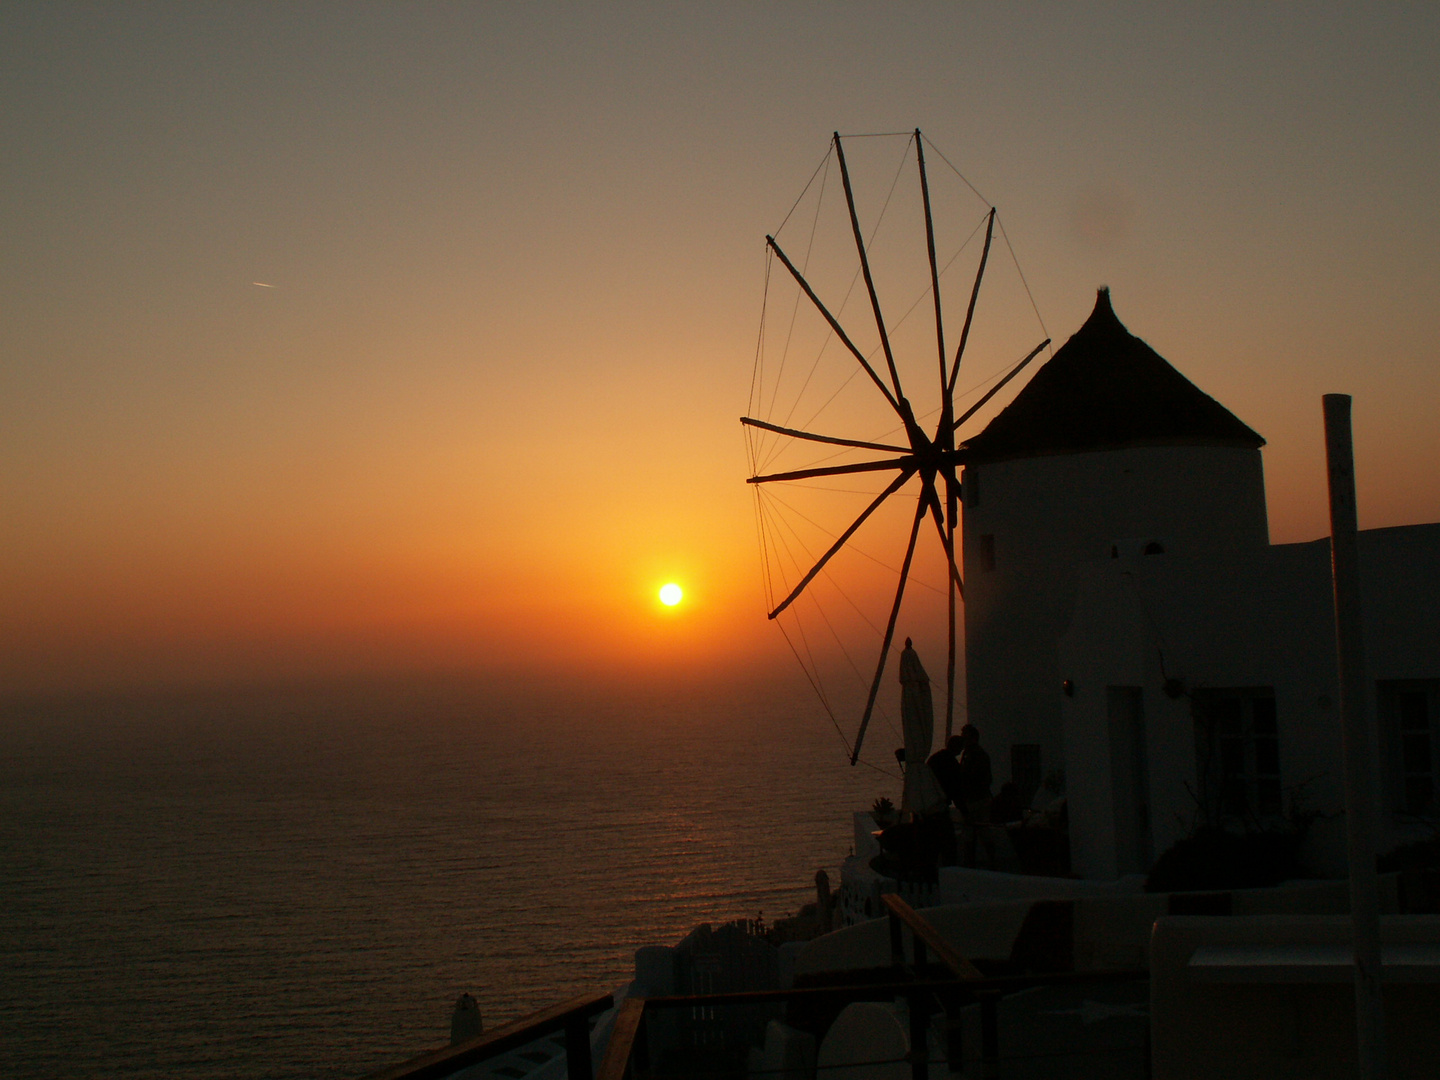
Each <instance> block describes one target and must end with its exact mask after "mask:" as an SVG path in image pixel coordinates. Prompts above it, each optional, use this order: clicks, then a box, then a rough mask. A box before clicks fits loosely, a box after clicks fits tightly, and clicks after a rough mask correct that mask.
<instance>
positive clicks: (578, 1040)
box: [365, 994, 615, 1080]
mask: <svg viewBox="0 0 1440 1080" xmlns="http://www.w3.org/2000/svg"><path fill="white" fill-rule="evenodd" d="M614 1004H615V999H614V997H613V996H612V995H610V994H586V995H583V996H581V997H577V998H571V999H570V1000H569V1001H562V1002H560V1003H559V1004H558V1005H552V1006H550V1008H548V1009H542V1010H540V1011H539V1012H537V1013H531V1014H530V1015H529V1016H522V1017H521V1018H520V1019H518V1020H512V1021H511V1022H510V1023H508V1024H502V1025H501V1026H500V1027H497V1028H496V1029H495V1030H494V1031H489V1032H486V1033H485V1034H483V1035H477V1036H476V1037H475V1038H473V1039H467V1040H466V1041H465V1042H462V1043H457V1044H455V1045H453V1046H443V1047H441V1048H439V1049H438V1050H431V1051H429V1052H428V1053H424V1054H421V1055H420V1056H419V1057H415V1058H411V1059H410V1060H409V1061H406V1062H402V1063H401V1064H399V1065H394V1066H392V1067H390V1068H388V1069H382V1070H381V1071H380V1072H377V1073H371V1074H370V1075H369V1076H367V1077H366V1078H365V1080H437V1078H439V1077H443V1076H449V1075H451V1074H452V1073H457V1072H459V1071H460V1070H461V1069H464V1068H467V1067H469V1066H471V1065H475V1064H477V1063H479V1062H482V1061H485V1060H487V1059H489V1058H494V1057H499V1056H500V1055H501V1054H505V1053H509V1052H510V1051H511V1050H516V1049H518V1048H519V1047H522V1046H524V1045H525V1044H526V1043H532V1042H534V1041H535V1040H536V1039H540V1038H543V1037H545V1036H546V1035H550V1034H552V1033H553V1032H556V1031H563V1032H564V1033H565V1057H566V1062H567V1072H566V1075H567V1076H568V1077H569V1080H591V1073H592V1070H593V1063H592V1061H591V1057H590V1018H591V1017H592V1016H594V1015H596V1014H597V1013H602V1012H604V1011H605V1010H606V1009H608V1008H610V1007H611V1006H613V1005H614Z"/></svg>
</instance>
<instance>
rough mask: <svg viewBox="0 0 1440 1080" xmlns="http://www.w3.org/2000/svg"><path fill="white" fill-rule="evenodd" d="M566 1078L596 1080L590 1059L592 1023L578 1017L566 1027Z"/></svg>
mask: <svg viewBox="0 0 1440 1080" xmlns="http://www.w3.org/2000/svg"><path fill="white" fill-rule="evenodd" d="M565 1076H566V1078H567V1080H595V1065H594V1062H593V1061H592V1060H591V1057H590V1021H589V1020H588V1018H586V1017H584V1016H576V1017H572V1018H571V1019H570V1022H569V1023H568V1024H566V1025H565Z"/></svg>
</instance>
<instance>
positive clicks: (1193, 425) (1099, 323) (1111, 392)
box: [963, 289, 1265, 461]
mask: <svg viewBox="0 0 1440 1080" xmlns="http://www.w3.org/2000/svg"><path fill="white" fill-rule="evenodd" d="M963 445H964V448H965V449H966V450H967V451H968V452H969V453H968V454H967V455H966V456H967V458H968V459H969V460H972V461H977V460H990V461H994V460H1003V459H1007V458H1024V457H1039V456H1041V455H1045V454H1075V453H1084V452H1087V451H1092V450H1118V449H1123V448H1125V447H1131V446H1163V445H1198V446H1243V447H1250V448H1259V447H1261V446H1264V445H1265V440H1264V439H1262V438H1261V437H1260V436H1259V435H1258V434H1257V433H1256V432H1255V431H1253V430H1252V429H1251V428H1250V427H1248V426H1247V425H1245V424H1244V423H1242V422H1241V421H1240V419H1239V418H1238V417H1237V416H1236V415H1235V414H1234V413H1232V412H1231V411H1230V410H1229V409H1227V408H1225V406H1224V405H1221V404H1220V403H1219V402H1218V401H1216V400H1215V399H1214V398H1212V397H1210V396H1209V395H1208V394H1206V393H1204V392H1203V391H1202V390H1200V388H1199V387H1197V386H1196V385H1195V384H1194V383H1192V382H1191V381H1190V380H1189V379H1187V378H1185V376H1184V375H1181V374H1180V372H1178V371H1176V370H1175V369H1174V368H1173V367H1171V366H1170V364H1169V363H1168V362H1166V360H1165V359H1164V358H1163V357H1162V356H1161V355H1160V354H1159V353H1157V352H1156V351H1155V350H1154V349H1152V348H1151V347H1150V346H1149V345H1147V344H1145V342H1143V341H1141V340H1140V339H1139V338H1138V337H1136V336H1135V335H1134V334H1132V333H1130V331H1129V330H1127V329H1125V326H1124V324H1123V323H1121V322H1120V320H1119V319H1118V318H1116V316H1115V310H1114V308H1112V307H1111V306H1110V290H1109V289H1101V290H1100V292H1099V295H1098V296H1097V297H1096V298H1095V310H1094V311H1092V312H1091V313H1090V317H1089V318H1088V319H1086V320H1085V325H1084V326H1082V327H1080V329H1079V330H1077V331H1075V333H1074V335H1073V336H1072V337H1071V338H1070V340H1069V341H1067V342H1066V343H1065V344H1064V345H1062V346H1061V347H1060V348H1059V349H1057V350H1056V352H1055V355H1054V356H1053V357H1051V358H1050V360H1049V362H1048V363H1046V364H1045V366H1044V367H1042V368H1041V369H1040V370H1039V371H1037V372H1036V373H1035V375H1034V377H1033V378H1032V379H1031V380H1030V382H1029V383H1028V384H1027V385H1026V387H1025V389H1023V390H1021V391H1020V393H1019V394H1017V395H1016V396H1015V400H1014V401H1012V402H1011V403H1010V404H1009V405H1007V406H1006V407H1005V408H1004V409H1003V410H1002V411H1001V412H1000V413H999V415H997V416H996V417H995V419H993V420H991V421H990V423H989V424H988V425H986V427H985V429H984V430H983V431H981V432H980V433H979V434H978V435H976V436H974V437H973V438H970V439H967V440H965V442H964V444H963Z"/></svg>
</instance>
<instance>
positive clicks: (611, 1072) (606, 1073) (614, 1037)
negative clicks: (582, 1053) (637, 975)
mask: <svg viewBox="0 0 1440 1080" xmlns="http://www.w3.org/2000/svg"><path fill="white" fill-rule="evenodd" d="M644 1018H645V999H644V998H633V997H632V998H626V999H625V1000H624V1001H622V1002H621V1003H620V1009H619V1011H618V1012H617V1013H616V1014H615V1026H614V1027H612V1028H611V1029H610V1043H609V1045H608V1046H606V1047H605V1056H604V1058H602V1059H601V1061H600V1069H599V1071H598V1072H596V1074H595V1080H625V1074H626V1070H627V1068H628V1066H629V1064H630V1050H631V1048H632V1047H633V1046H634V1044H635V1037H636V1036H637V1035H639V1034H640V1024H641V1021H642V1020H644Z"/></svg>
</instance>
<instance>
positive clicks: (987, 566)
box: [980, 533, 995, 570]
mask: <svg viewBox="0 0 1440 1080" xmlns="http://www.w3.org/2000/svg"><path fill="white" fill-rule="evenodd" d="M980 569H981V570H994V569H995V534H994V533H984V534H983V535H982V536H981V537H980Z"/></svg>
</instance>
